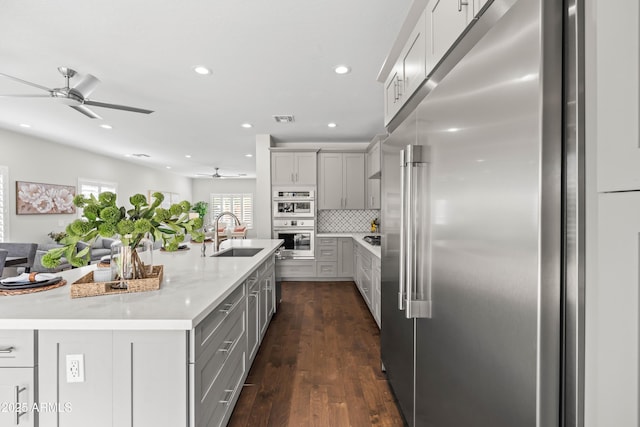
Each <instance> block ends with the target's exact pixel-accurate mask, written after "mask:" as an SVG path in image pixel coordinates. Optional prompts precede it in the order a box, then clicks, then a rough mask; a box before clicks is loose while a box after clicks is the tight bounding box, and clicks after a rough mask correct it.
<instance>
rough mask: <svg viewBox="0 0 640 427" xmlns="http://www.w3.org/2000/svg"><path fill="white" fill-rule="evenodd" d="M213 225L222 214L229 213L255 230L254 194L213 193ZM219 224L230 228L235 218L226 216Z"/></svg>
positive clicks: (211, 217) (211, 216)
mask: <svg viewBox="0 0 640 427" xmlns="http://www.w3.org/2000/svg"><path fill="white" fill-rule="evenodd" d="M210 207H211V209H210V219H211V223H212V224H213V222H214V221H215V219H216V218H217V217H218V215H220V214H221V213H222V212H225V211H229V212H232V213H233V214H234V215H235V216H237V217H238V219H239V220H240V222H242V223H243V224H245V225H246V226H247V228H249V229H251V228H253V194H252V193H212V194H211V206H210ZM219 224H224V225H225V226H229V225H231V224H233V218H232V217H230V216H225V217H223V218H221V219H220V222H219Z"/></svg>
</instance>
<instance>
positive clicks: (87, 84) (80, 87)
mask: <svg viewBox="0 0 640 427" xmlns="http://www.w3.org/2000/svg"><path fill="white" fill-rule="evenodd" d="M99 83H100V80H99V79H98V78H97V77H96V76H93V75H91V74H87V75H86V76H84V77H83V78H82V80H80V81H79V82H78V83H77V84H75V85H74V86H73V88H72V89H71V91H74V92H76V93H78V94H80V95H81V97H82V98H87V97H88V96H89V95H91V92H93V91H94V90H95V88H96V87H98V84H99Z"/></svg>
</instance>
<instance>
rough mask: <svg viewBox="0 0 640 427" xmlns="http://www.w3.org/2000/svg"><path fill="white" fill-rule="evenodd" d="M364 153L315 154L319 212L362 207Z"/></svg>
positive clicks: (363, 201)
mask: <svg viewBox="0 0 640 427" xmlns="http://www.w3.org/2000/svg"><path fill="white" fill-rule="evenodd" d="M364 157H365V156H364V153H336V152H327V153H320V155H319V164H320V171H319V174H318V175H319V182H318V206H319V209H364V208H365V182H364V180H365V161H364Z"/></svg>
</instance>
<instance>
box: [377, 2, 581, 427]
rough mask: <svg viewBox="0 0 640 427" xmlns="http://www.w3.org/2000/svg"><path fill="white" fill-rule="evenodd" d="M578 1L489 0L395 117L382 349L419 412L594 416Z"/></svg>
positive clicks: (419, 416) (477, 426)
mask: <svg viewBox="0 0 640 427" xmlns="http://www.w3.org/2000/svg"><path fill="white" fill-rule="evenodd" d="M570 3H572V2H565V4H564V5H563V2H559V1H557V0H553V1H548V0H511V1H507V0H495V1H494V2H491V3H489V4H488V6H487V7H486V8H485V11H484V13H483V14H482V15H481V16H480V17H479V18H478V19H477V22H475V23H474V24H473V25H472V26H471V27H470V28H469V29H468V32H467V33H466V34H465V35H464V36H463V37H462V38H461V39H459V41H458V43H457V44H456V46H455V47H454V48H453V49H452V50H451V51H450V52H449V54H448V55H447V56H446V57H445V59H444V60H443V61H442V63H441V64H440V65H439V66H438V67H437V68H436V69H435V71H434V72H433V74H432V75H431V77H430V79H429V80H428V81H427V82H426V84H424V85H423V86H422V87H421V88H420V89H419V91H418V93H417V94H416V95H414V99H413V103H412V101H410V103H409V105H408V106H405V107H404V108H403V110H402V111H401V112H400V113H399V115H398V117H396V118H395V119H394V120H393V121H392V122H391V124H390V126H389V130H390V136H389V138H388V139H387V140H386V141H385V142H384V143H383V145H382V153H383V154H382V176H381V179H382V206H383V208H382V230H383V239H382V287H381V294H382V296H381V298H382V301H381V304H382V312H381V316H382V320H381V324H382V327H381V348H382V352H381V355H382V363H383V367H384V369H385V370H386V372H387V377H388V380H389V382H390V384H391V387H392V389H393V392H394V394H395V396H396V398H397V401H398V404H399V406H400V408H401V411H402V413H403V415H404V417H405V419H406V421H407V424H408V425H410V426H421V427H422V426H434V427H444V426H454V427H459V426H474V427H482V426H486V427H514V426H518V427H523V426H559V425H579V424H580V422H581V421H580V417H581V415H580V411H581V391H580V387H581V381H582V379H581V378H579V377H580V369H581V366H580V363H581V360H582V359H581V358H582V354H581V345H582V344H581V337H580V334H581V333H582V332H581V330H580V328H581V327H582V326H581V325H582V323H581V320H580V318H579V316H580V314H579V309H580V307H579V302H577V300H575V299H574V298H573V297H574V296H575V295H574V294H575V292H576V289H577V288H578V287H579V286H581V284H580V283H578V281H579V280H578V279H576V277H575V276H577V275H574V274H573V273H572V272H575V271H576V268H579V267H577V266H576V259H577V258H578V257H577V256H576V257H574V256H573V255H575V254H579V246H580V244H581V243H580V242H576V239H577V238H576V236H577V235H579V224H577V223H576V218H581V215H582V210H581V208H580V202H579V201H577V194H579V191H580V189H579V188H577V186H578V183H579V180H576V179H574V178H575V176H577V175H579V173H578V172H579V171H578V172H577V171H576V168H578V166H576V165H577V163H576V162H577V160H576V159H577V158H578V157H580V156H577V155H576V153H575V150H576V144H577V142H576V141H575V135H576V132H577V129H579V126H581V123H579V124H578V125H576V120H577V119H576V114H577V113H576V111H578V112H579V109H578V107H576V105H577V102H579V101H580V99H579V94H576V93H574V92H575V91H574V90H573V89H572V87H573V86H575V84H576V80H577V79H578V77H579V76H576V75H575V69H579V64H578V65H576V63H575V58H576V57H577V55H578V54H577V53H576V51H575V50H576V49H578V47H577V46H578V45H579V43H578V42H576V40H574V39H573V37H574V36H573V35H571V34H569V33H570V32H571V31H572V29H573V30H575V28H574V27H573V26H575V21H570V20H571V19H575V16H574V17H570V15H571V13H573V14H574V15H575V13H576V9H575V4H574V5H573V7H574V9H573V11H572V10H571V5H570ZM573 3H575V2H573ZM427 7H429V6H427ZM571 22H573V24H572V23H571ZM570 57H571V58H573V59H571V58H570ZM572 67H573V68H572ZM572 135H573V136H572Z"/></svg>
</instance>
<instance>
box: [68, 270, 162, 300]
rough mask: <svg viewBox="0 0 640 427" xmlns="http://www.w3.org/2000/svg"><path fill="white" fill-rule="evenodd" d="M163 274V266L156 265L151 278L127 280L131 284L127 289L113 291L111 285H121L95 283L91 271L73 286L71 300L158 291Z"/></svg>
mask: <svg viewBox="0 0 640 427" xmlns="http://www.w3.org/2000/svg"><path fill="white" fill-rule="evenodd" d="M162 272H163V266H162V265H154V266H153V273H152V274H151V277H147V278H144V279H133V280H127V283H128V284H129V287H128V288H127V289H112V288H111V285H113V284H116V283H119V281H117V280H116V281H112V282H94V281H93V271H91V272H89V273H88V274H85V275H84V276H82V277H81V278H80V279H78V280H76V281H75V282H73V283H72V284H71V298H84V297H93V296H98V295H115V294H130V293H133V292H147V291H156V290H158V289H160V283H162Z"/></svg>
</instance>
